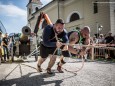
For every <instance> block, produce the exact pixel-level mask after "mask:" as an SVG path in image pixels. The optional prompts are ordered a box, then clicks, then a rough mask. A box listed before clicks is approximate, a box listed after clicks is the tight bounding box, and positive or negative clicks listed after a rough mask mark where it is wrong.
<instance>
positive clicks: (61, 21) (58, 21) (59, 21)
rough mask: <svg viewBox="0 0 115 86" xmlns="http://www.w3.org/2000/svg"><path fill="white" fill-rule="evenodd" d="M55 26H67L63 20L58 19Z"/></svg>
mask: <svg viewBox="0 0 115 86" xmlns="http://www.w3.org/2000/svg"><path fill="white" fill-rule="evenodd" d="M55 24H65V23H64V21H63V19H57V21H56V23H55Z"/></svg>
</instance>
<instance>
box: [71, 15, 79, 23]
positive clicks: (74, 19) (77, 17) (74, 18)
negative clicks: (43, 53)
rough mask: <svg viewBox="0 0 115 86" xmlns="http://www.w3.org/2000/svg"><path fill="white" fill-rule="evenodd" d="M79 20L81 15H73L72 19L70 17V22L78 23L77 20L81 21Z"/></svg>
mask: <svg viewBox="0 0 115 86" xmlns="http://www.w3.org/2000/svg"><path fill="white" fill-rule="evenodd" d="M79 19H80V16H79V14H77V13H73V14H72V15H71V17H70V22H72V21H76V20H79Z"/></svg>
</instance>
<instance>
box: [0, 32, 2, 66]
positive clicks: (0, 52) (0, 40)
mask: <svg viewBox="0 0 115 86" xmlns="http://www.w3.org/2000/svg"><path fill="white" fill-rule="evenodd" d="M1 42H2V32H1V31H0V64H1V61H2V47H1Z"/></svg>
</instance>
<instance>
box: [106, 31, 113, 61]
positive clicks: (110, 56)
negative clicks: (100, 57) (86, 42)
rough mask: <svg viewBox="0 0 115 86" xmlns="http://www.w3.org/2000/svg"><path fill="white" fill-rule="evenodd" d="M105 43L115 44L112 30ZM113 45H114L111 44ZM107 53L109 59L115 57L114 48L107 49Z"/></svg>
mask: <svg viewBox="0 0 115 86" xmlns="http://www.w3.org/2000/svg"><path fill="white" fill-rule="evenodd" d="M105 43H106V44H107V45H108V46H109V45H111V44H114V37H113V36H112V33H111V32H110V33H109V34H108V36H107V37H105ZM109 47H112V46H109ZM106 52H107V54H108V55H109V58H108V59H111V58H114V59H115V56H114V51H113V50H106Z"/></svg>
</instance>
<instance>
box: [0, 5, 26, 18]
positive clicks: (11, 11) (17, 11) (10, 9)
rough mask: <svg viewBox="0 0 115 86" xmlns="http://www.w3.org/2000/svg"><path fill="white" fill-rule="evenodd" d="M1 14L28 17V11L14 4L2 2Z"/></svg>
mask: <svg viewBox="0 0 115 86" xmlns="http://www.w3.org/2000/svg"><path fill="white" fill-rule="evenodd" d="M0 14H1V15H4V16H11V17H26V16H27V12H26V11H25V10H23V9H21V8H19V7H17V6H15V5H13V4H8V5H3V4H1V3H0Z"/></svg>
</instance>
